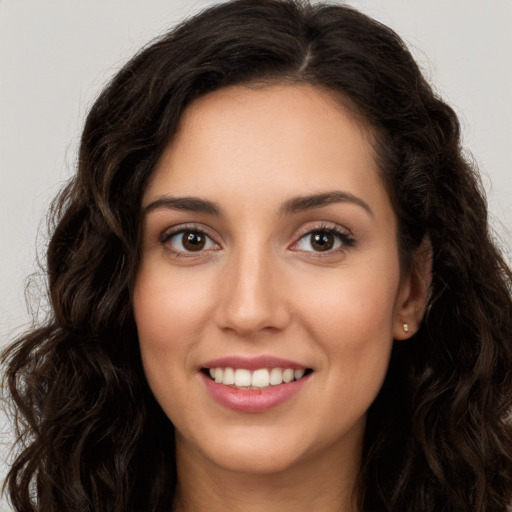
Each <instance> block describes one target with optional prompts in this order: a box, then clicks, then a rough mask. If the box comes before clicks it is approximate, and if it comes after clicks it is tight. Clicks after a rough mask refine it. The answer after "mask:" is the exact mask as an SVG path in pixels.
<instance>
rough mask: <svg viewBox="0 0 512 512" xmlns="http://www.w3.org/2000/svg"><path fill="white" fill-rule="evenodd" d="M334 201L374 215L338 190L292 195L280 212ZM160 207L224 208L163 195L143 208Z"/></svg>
mask: <svg viewBox="0 0 512 512" xmlns="http://www.w3.org/2000/svg"><path fill="white" fill-rule="evenodd" d="M333 203H351V204H355V205H357V206H360V207H361V208H363V209H364V210H365V211H366V212H367V213H368V214H369V215H371V216H372V217H373V211H372V209H371V208H370V206H369V205H368V203H366V202H365V201H363V200H362V199H361V198H359V197H357V196H355V195H353V194H351V193H350V192H341V191H338V190H335V191H330V192H323V193H320V194H311V195H307V196H296V197H292V198H291V199H288V200H287V201H286V202H285V203H283V205H282V206H281V208H280V209H279V213H280V214H281V215H292V214H294V213H299V212H303V211H307V210H312V209H314V208H322V207H323V206H328V205H330V204H333ZM159 209H169V210H183V211H189V212H200V213H208V214H210V215H216V216H219V217H220V216H221V215H222V209H221V208H220V206H219V205H218V204H217V203H214V202H213V201H208V200H206V199H200V198H198V197H172V196H162V197H159V198H157V199H155V200H154V201H151V203H149V204H147V205H146V206H145V207H144V208H143V211H144V213H145V214H147V213H149V212H152V211H154V210H159Z"/></svg>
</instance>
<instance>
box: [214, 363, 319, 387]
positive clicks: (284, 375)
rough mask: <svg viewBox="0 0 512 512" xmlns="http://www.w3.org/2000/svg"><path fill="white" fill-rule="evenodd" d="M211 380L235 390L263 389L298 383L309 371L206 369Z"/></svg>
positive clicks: (287, 369) (284, 369)
mask: <svg viewBox="0 0 512 512" xmlns="http://www.w3.org/2000/svg"><path fill="white" fill-rule="evenodd" d="M205 370H206V371H208V374H209V376H210V378H211V379H212V380H214V381H215V382H217V383H218V384H224V385H225V386H231V387H233V388H236V389H253V390H256V389H264V388H268V387H269V386H279V385H281V384H283V383H284V384H288V383H289V382H292V381H298V380H300V379H301V378H302V377H304V375H306V374H307V373H310V372H311V370H309V369H305V368H299V369H296V370H294V369H293V368H258V369H255V370H252V371H251V370H247V369H245V368H237V369H236V370H235V369H233V368H230V367H227V368H221V367H216V368H206V369H205Z"/></svg>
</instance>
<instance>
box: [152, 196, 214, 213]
mask: <svg viewBox="0 0 512 512" xmlns="http://www.w3.org/2000/svg"><path fill="white" fill-rule="evenodd" d="M159 209H168V210H184V211H189V212H201V213H209V214H210V215H217V216H220V215H221V208H220V207H219V206H218V205H217V204H216V203H214V202H212V201H207V200H206V199H199V198H198V197H171V196H162V197H159V198H158V199H155V200H154V201H151V203H149V204H147V205H146V206H145V207H144V208H143V210H144V213H149V212H152V211H154V210H159Z"/></svg>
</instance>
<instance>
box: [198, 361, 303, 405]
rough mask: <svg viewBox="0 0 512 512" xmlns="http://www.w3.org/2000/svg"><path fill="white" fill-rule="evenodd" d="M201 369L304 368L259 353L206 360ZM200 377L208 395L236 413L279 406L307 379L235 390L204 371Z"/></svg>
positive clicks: (295, 392)
mask: <svg viewBox="0 0 512 512" xmlns="http://www.w3.org/2000/svg"><path fill="white" fill-rule="evenodd" d="M202 368H234V369H238V368H244V369H246V370H250V371H254V370H257V369H259V368H268V369H272V368H292V369H293V370H298V369H306V367H305V366H304V365H301V364H298V363H295V362H293V361H289V360H285V359H280V358H275V357H270V356H260V357H256V358H243V357H226V358H219V359H215V360H211V361H208V362H206V363H204V364H203V365H202ZM199 375H200V377H201V378H202V379H203V382H204V384H205V386H206V389H207V390H208V392H209V394H210V396H211V397H212V398H213V399H214V400H215V401H216V402H218V403H219V404H220V405H222V406H224V407H227V408H228V409H231V410H234V411H238V412H251V413H254V412H264V411H267V410H269V409H272V408H274V407H277V406H279V405H281V404H282V403H284V402H286V401H287V400H289V399H290V398H292V397H293V396H295V395H296V394H297V393H298V392H299V391H300V390H301V389H302V387H303V386H304V384H306V382H307V381H308V380H309V375H305V376H304V377H302V378H301V379H299V380H297V381H292V382H289V383H283V384H279V385H277V386H269V387H266V388H262V389H236V388H234V387H230V386H226V385H224V384H221V383H217V382H215V381H214V380H212V379H211V378H210V377H209V376H208V375H206V374H205V373H202V372H199Z"/></svg>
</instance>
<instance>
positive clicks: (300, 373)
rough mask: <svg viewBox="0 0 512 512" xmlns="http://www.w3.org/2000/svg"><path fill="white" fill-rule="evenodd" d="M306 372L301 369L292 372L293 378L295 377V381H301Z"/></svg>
mask: <svg viewBox="0 0 512 512" xmlns="http://www.w3.org/2000/svg"><path fill="white" fill-rule="evenodd" d="M305 371H306V370H303V369H300V370H295V371H294V372H293V376H294V377H295V380H299V379H301V378H302V377H304V373H305Z"/></svg>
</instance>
